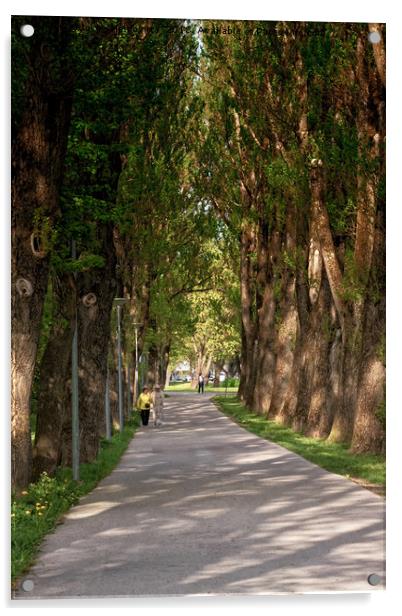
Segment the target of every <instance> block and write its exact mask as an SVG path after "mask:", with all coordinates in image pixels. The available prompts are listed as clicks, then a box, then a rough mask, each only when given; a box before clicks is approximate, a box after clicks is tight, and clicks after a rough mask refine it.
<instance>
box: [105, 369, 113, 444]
mask: <svg viewBox="0 0 402 616" xmlns="http://www.w3.org/2000/svg"><path fill="white" fill-rule="evenodd" d="M106 361H107V360H106ZM105 422H106V438H107V440H110V439H111V438H112V422H111V417H110V397H109V362H108V361H107V363H106V387H105Z"/></svg>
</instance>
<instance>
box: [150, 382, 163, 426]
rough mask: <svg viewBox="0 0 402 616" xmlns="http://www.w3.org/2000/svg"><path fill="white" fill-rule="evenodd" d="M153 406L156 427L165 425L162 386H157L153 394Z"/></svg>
mask: <svg viewBox="0 0 402 616" xmlns="http://www.w3.org/2000/svg"><path fill="white" fill-rule="evenodd" d="M152 406H153V410H154V426H162V425H163V391H162V390H161V386H160V385H155V386H154V390H153V392H152Z"/></svg>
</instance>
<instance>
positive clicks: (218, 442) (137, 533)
mask: <svg viewBox="0 0 402 616" xmlns="http://www.w3.org/2000/svg"><path fill="white" fill-rule="evenodd" d="M165 419H166V421H165V424H164V425H163V426H161V427H159V428H154V427H152V426H147V427H142V428H141V429H140V430H139V431H138V432H137V434H136V436H135V438H134V439H133V440H132V441H131V443H130V445H129V447H128V449H127V451H126V453H125V455H124V456H123V458H122V459H121V462H120V464H119V466H118V467H117V468H116V469H115V470H114V472H113V473H112V474H111V475H109V477H107V478H106V479H104V480H103V481H102V482H101V483H100V484H99V485H98V487H97V488H96V489H95V490H93V491H92V492H91V493H90V494H88V495H87V496H85V497H83V498H82V499H81V500H80V502H79V504H78V505H76V506H75V507H73V508H72V509H71V510H70V511H69V512H68V514H67V515H66V516H65V518H64V523H63V524H61V525H59V526H58V527H57V528H56V530H55V532H54V533H52V534H50V535H48V537H47V538H46V539H45V541H44V543H43V544H42V547H41V550H40V554H39V556H38V559H37V561H36V564H35V565H34V566H33V567H32V568H31V570H30V571H29V573H27V574H25V576H24V577H23V578H22V580H21V585H22V584H23V583H24V582H25V586H26V587H27V588H32V589H31V590H27V591H25V590H23V589H22V588H21V586H20V589H19V590H18V591H16V592H15V593H14V597H15V598H18V599H33V598H41V599H43V598H48V599H55V598H73V597H74V598H75V597H134V596H158V595H165V596H166V595H209V594H212V595H218V594H225V595H228V594H229V595H234V594H238V595H256V594H258V595H263V594H276V593H295V592H297V593H299V592H302V593H304V592H316V591H318V592H325V591H362V592H365V591H373V590H374V591H377V590H380V589H383V588H384V585H385V582H384V575H385V562H384V551H385V533H384V500H383V499H382V498H381V497H380V496H377V495H375V494H373V493H371V492H369V491H368V490H366V489H364V488H362V487H360V486H357V485H355V484H354V483H352V482H351V481H349V480H347V479H344V478H342V477H340V476H338V475H333V474H331V473H328V472H326V471H324V470H322V469H321V468H319V467H317V466H315V465H314V464H311V463H310V462H307V461H306V460H304V459H303V458H301V457H300V456H298V455H296V454H293V453H291V452H290V451H288V450H286V449H284V448H282V447H280V446H279V445H276V444H273V443H270V442H268V441H265V440H263V439H261V438H259V437H257V436H255V435H253V434H250V433H249V432H247V431H246V430H244V429H243V428H241V427H239V426H237V425H236V424H235V423H234V422H233V421H231V420H230V419H228V418H227V417H225V416H224V415H223V414H222V413H220V412H219V411H218V410H217V409H216V407H215V406H214V405H213V404H212V403H211V402H210V401H209V394H204V395H202V394H200V395H198V394H185V393H182V394H179V393H177V394H169V398H168V399H166V412H165ZM373 573H374V574H377V575H378V576H379V577H380V583H379V584H378V585H376V586H374V587H373V586H370V584H369V583H368V576H369V575H370V574H373ZM27 582H28V583H27Z"/></svg>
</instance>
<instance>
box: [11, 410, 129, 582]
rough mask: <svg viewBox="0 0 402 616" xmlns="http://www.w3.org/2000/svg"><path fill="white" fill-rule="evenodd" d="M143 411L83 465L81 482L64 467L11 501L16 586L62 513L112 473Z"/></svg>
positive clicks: (13, 569) (13, 568)
mask: <svg viewBox="0 0 402 616" xmlns="http://www.w3.org/2000/svg"><path fill="white" fill-rule="evenodd" d="M139 423H140V422H139V414H138V413H134V414H133V416H132V417H131V418H130V419H129V420H128V421H127V422H126V425H125V427H124V430H123V432H122V433H121V434H120V432H119V433H116V434H114V435H113V437H112V438H111V440H110V441H107V440H106V439H103V440H102V441H101V448H100V451H99V454H98V457H97V458H96V460H95V461H94V462H91V463H90V464H81V465H80V481H74V480H73V478H72V470H71V469H70V468H62V469H59V470H58V471H57V472H56V475H55V476H54V477H49V476H48V475H47V474H46V473H43V474H42V475H41V477H40V479H39V481H37V482H36V483H31V484H30V485H29V487H28V489H27V490H25V491H24V492H23V493H22V495H21V496H20V497H19V498H18V499H15V498H13V499H12V503H11V579H12V583H13V586H15V585H16V582H17V580H18V578H19V577H20V576H21V575H22V574H23V573H24V572H25V571H26V570H27V569H28V567H29V566H30V565H31V564H32V562H33V561H34V558H35V556H36V553H37V551H38V548H39V545H40V544H41V542H42V540H43V538H44V537H45V535H47V533H49V532H50V531H52V530H53V529H54V528H55V526H56V524H57V523H58V521H59V519H60V516H61V515H62V514H63V513H65V512H66V511H67V510H68V509H70V507H71V506H72V505H74V504H76V503H77V502H78V500H79V499H80V497H81V496H83V495H84V494H87V493H88V492H90V491H91V490H93V489H94V488H95V486H96V485H97V483H98V482H99V481H100V480H101V479H103V478H104V477H106V476H107V475H109V474H110V473H111V471H112V470H113V469H114V468H115V466H116V465H117V463H118V462H119V460H120V458H121V456H122V454H123V453H124V451H125V450H126V449H127V446H128V444H129V442H130V440H131V439H132V437H133V436H134V434H135V432H136V430H137V428H138V426H139Z"/></svg>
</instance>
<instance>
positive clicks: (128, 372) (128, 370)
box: [127, 362, 131, 417]
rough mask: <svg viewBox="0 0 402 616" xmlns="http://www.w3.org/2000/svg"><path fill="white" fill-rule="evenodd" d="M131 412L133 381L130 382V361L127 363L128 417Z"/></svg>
mask: <svg viewBox="0 0 402 616" xmlns="http://www.w3.org/2000/svg"><path fill="white" fill-rule="evenodd" d="M130 413H131V383H130V362H128V363H127V417H130Z"/></svg>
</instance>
